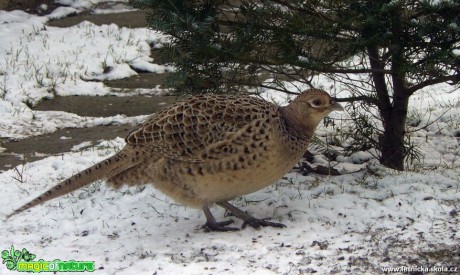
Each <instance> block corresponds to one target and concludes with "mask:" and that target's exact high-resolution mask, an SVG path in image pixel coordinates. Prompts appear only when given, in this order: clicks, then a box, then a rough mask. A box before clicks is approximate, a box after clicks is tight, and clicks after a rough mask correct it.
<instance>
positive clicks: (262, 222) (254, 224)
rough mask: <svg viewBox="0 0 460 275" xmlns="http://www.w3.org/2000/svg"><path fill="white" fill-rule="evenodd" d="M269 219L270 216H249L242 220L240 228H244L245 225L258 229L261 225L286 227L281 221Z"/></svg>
mask: <svg viewBox="0 0 460 275" xmlns="http://www.w3.org/2000/svg"><path fill="white" fill-rule="evenodd" d="M269 219H270V218H265V219H256V218H250V219H247V220H245V221H244V222H243V225H242V226H241V228H245V227H246V225H249V226H251V227H252V228H255V229H259V228H260V227H261V226H271V227H278V228H283V227H286V225H284V224H282V223H277V222H269V221H268V220H269Z"/></svg>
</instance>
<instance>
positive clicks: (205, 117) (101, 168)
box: [8, 89, 332, 217]
mask: <svg viewBox="0 0 460 275" xmlns="http://www.w3.org/2000/svg"><path fill="white" fill-rule="evenodd" d="M312 100H316V101H315V102H318V103H317V104H318V106H315V108H313V107H312V106H311V104H312V103H311V102H313V101H312ZM331 104H332V101H331V97H330V96H329V95H328V94H327V93H326V92H324V91H322V90H315V89H310V90H308V91H306V92H304V93H302V94H300V95H299V96H298V97H297V98H296V99H295V100H293V101H292V102H291V103H290V104H289V105H288V106H286V107H279V106H277V105H274V104H272V103H269V102H267V101H265V100H262V99H260V98H256V97H251V96H243V95H200V96H193V97H190V98H189V99H187V100H184V101H182V102H178V103H176V104H174V105H172V106H169V107H166V108H164V109H162V110H161V111H159V112H157V113H155V114H153V115H152V116H150V117H149V118H148V119H147V120H146V121H145V122H144V123H143V124H142V125H141V126H140V127H139V128H137V129H135V130H133V131H132V132H131V133H130V134H129V135H128V136H127V137H126V143H127V144H126V146H125V147H124V148H123V150H121V151H120V152H119V153H117V154H116V155H115V156H113V157H111V158H109V159H107V160H105V161H102V162H100V163H98V164H95V165H94V166H92V167H90V168H88V169H86V170H85V171H82V172H81V173H78V174H77V175H74V176H72V177H71V178H69V179H67V180H65V181H63V182H61V183H60V184H58V185H57V186H55V187H53V188H52V189H50V190H49V191H47V192H45V193H44V194H42V195H41V196H39V197H38V198H36V199H35V200H33V201H31V202H30V203H28V204H26V205H24V206H23V207H21V208H19V209H17V210H16V211H14V212H13V213H12V214H10V215H9V216H8V217H10V216H12V215H15V214H17V213H20V212H22V211H24V210H27V209H29V208H31V207H33V206H35V205H38V204H41V203H43V202H45V201H47V200H49V199H52V198H55V197H58V196H61V195H64V194H66V193H69V192H71V191H73V190H76V189H78V188H80V187H82V186H84V185H86V184H89V183H91V182H92V181H95V180H98V179H107V183H108V184H110V185H112V186H114V187H115V188H118V187H120V186H122V185H123V184H127V185H138V184H153V185H154V186H155V187H156V188H158V189H160V190H161V191H162V192H164V193H165V194H167V195H169V196H170V197H172V198H173V199H175V200H176V201H178V202H180V203H182V204H184V205H189V206H192V207H202V206H204V205H210V204H212V203H215V202H219V201H226V200H230V199H232V198H234V197H236V196H239V195H243V194H248V193H251V192H254V191H257V190H259V189H261V188H263V187H265V186H268V185H269V184H271V183H273V182H274V181H276V180H278V179H279V178H281V177H282V176H283V175H284V174H285V173H287V172H288V171H289V170H290V169H292V167H293V166H294V165H295V164H296V163H297V161H298V160H299V159H300V158H301V156H302V154H303V153H304V151H305V150H306V149H307V146H308V143H309V140H310V138H311V136H312V135H313V132H314V129H315V128H316V126H317V124H318V123H319V121H320V120H321V119H322V118H324V117H325V116H326V115H327V114H328V113H329V112H330V111H331V110H329V109H328V108H329V107H330V106H331ZM82 175H83V176H82Z"/></svg>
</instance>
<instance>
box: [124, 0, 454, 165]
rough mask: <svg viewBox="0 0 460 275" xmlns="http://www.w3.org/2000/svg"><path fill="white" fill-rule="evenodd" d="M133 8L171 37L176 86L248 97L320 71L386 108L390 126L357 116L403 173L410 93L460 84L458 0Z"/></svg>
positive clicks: (172, 3) (170, 0)
mask: <svg viewBox="0 0 460 275" xmlns="http://www.w3.org/2000/svg"><path fill="white" fill-rule="evenodd" d="M132 4H133V5H134V6H135V7H138V8H141V9H148V10H149V11H150V15H149V16H148V22H149V25H150V26H151V27H152V28H153V29H156V30H159V31H162V32H164V33H165V34H168V35H170V36H171V43H169V44H167V45H166V46H165V47H164V53H165V54H166V55H167V58H168V59H169V60H170V61H171V62H172V63H173V64H174V65H175V66H176V67H177V72H176V73H175V74H174V75H173V76H172V78H171V79H170V82H169V83H170V85H171V86H172V87H174V88H175V89H176V90H177V91H179V92H181V93H187V94H196V93H206V92H214V93H221V92H225V93H228V92H233V93H240V92H247V91H248V88H250V87H265V86H267V87H270V88H275V89H278V90H281V91H286V92H289V91H287V89H286V87H285V86H284V85H285V83H286V81H294V80H296V81H301V82H305V83H307V84H308V83H309V82H310V78H309V76H311V75H312V74H319V73H323V74H328V75H330V76H331V77H333V78H335V79H337V80H338V81H341V82H345V83H347V84H348V85H349V86H350V87H351V89H352V90H353V91H355V92H356V93H357V96H356V97H353V98H350V99H348V100H349V101H351V100H357V99H359V100H361V101H360V104H362V105H364V106H365V107H366V108H376V109H377V110H378V111H379V114H380V119H381V121H382V127H381V129H379V128H378V127H376V126H373V125H372V124H369V123H368V122H366V120H360V116H359V115H358V114H356V117H354V118H355V119H356V123H358V124H359V123H361V124H362V125H361V126H365V127H371V128H372V129H371V130H370V131H368V132H372V133H374V134H375V135H374V136H371V137H365V138H368V139H369V138H370V139H371V140H373V141H374V142H375V144H376V147H377V148H378V149H379V150H380V152H381V157H380V161H381V162H382V164H384V165H386V166H387V167H390V168H394V169H398V170H403V169H404V158H405V157H406V156H407V154H408V150H407V146H405V143H404V136H405V123H406V117H407V110H408V104H409V98H410V96H412V95H413V94H414V93H415V92H416V91H418V90H420V89H422V88H424V87H426V86H429V85H433V84H437V83H443V82H447V83H450V84H453V85H455V84H458V83H459V82H460V54H459V52H460V16H459V14H460V2H459V1H457V0H455V1H454V0H399V1H398V0H379V1H370V0H350V1H343V0H335V1H334V0H329V1H328V0H307V1H305V0H271V1H268V0H267V1H265V0H258V1H244V0H201V1H191V0H190V1H185V0H166V1H163V0H133V1H132ZM351 57H357V58H351ZM347 59H348V60H351V61H349V62H348V63H346V62H343V61H344V60H347ZM353 74H365V75H366V76H367V77H368V80H369V84H370V85H371V87H372V88H371V89H370V90H369V91H360V90H359V89H356V87H357V86H359V85H357V84H356V83H354V81H355V80H350V75H353ZM267 79H270V81H267ZM364 81H366V80H364ZM344 100H347V99H344ZM363 121H364V122H363ZM363 123H364V124H363ZM358 128H360V127H358Z"/></svg>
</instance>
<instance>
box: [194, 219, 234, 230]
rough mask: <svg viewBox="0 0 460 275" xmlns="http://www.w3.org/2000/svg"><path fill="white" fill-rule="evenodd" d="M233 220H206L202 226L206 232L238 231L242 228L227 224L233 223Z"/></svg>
mask: <svg viewBox="0 0 460 275" xmlns="http://www.w3.org/2000/svg"><path fill="white" fill-rule="evenodd" d="M232 223H233V220H228V221H223V222H214V223H213V222H209V221H208V222H206V223H205V224H204V225H203V226H202V227H201V228H203V229H204V231H206V232H211V231H220V232H226V231H238V230H240V229H239V228H236V227H229V226H227V225H229V224H232Z"/></svg>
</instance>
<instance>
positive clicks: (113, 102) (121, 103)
mask: <svg viewBox="0 0 460 275" xmlns="http://www.w3.org/2000/svg"><path fill="white" fill-rule="evenodd" d="M175 101H176V97H174V96H122V97H118V96H65V97H60V96H58V97H56V98H54V99H52V100H45V101H42V102H40V103H39V104H38V105H37V106H36V107H35V108H34V110H41V111H65V112H70V113H74V114H77V115H79V116H92V117H107V116H115V115H118V114H123V115H126V116H139V115H148V114H152V113H155V112H157V111H158V110H160V109H161V108H163V107H165V106H167V105H170V104H172V103H174V102H175Z"/></svg>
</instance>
